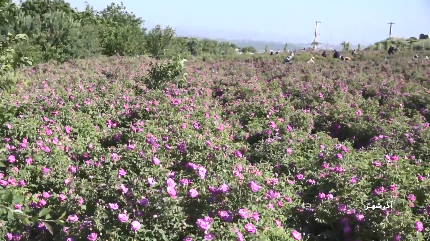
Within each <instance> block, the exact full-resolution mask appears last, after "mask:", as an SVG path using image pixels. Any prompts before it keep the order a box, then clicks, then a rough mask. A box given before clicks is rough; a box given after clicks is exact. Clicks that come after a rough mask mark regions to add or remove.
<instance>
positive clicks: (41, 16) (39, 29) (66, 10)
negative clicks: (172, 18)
mask: <svg viewBox="0 0 430 241" xmlns="http://www.w3.org/2000/svg"><path fill="white" fill-rule="evenodd" d="M6 6H7V7H6ZM0 8H2V9H5V10H7V11H2V17H4V18H7V19H9V20H10V21H7V22H6V21H3V20H2V21H0V34H1V36H2V37H1V38H3V39H4V38H5V37H6V36H7V34H8V33H12V34H14V35H15V34H26V35H27V36H28V37H29V41H28V42H27V44H25V45H19V46H15V49H16V51H17V52H19V53H22V54H23V55H25V56H27V57H30V58H31V59H32V60H33V62H34V63H41V62H46V61H49V60H55V61H60V62H64V61H69V60H71V59H77V58H88V57H91V56H98V55H107V56H113V55H116V54H120V55H128V56H135V55H145V54H146V55H150V56H153V57H157V58H159V57H162V56H165V57H171V56H175V55H176V54H181V55H183V56H199V55H220V56H221V55H228V54H233V53H235V49H236V46H235V45H234V44H231V43H228V42H217V41H215V40H210V39H202V40H200V39H196V38H186V37H177V36H176V33H175V30H174V29H173V28H172V27H170V26H167V27H166V28H162V27H161V26H159V25H157V26H155V27H154V28H153V29H150V30H147V29H146V28H145V27H144V21H143V20H142V19H141V18H138V17H136V16H135V15H134V14H133V13H130V12H127V11H126V7H125V6H124V5H123V4H115V3H112V4H111V5H109V6H107V7H106V8H105V9H103V10H102V11H100V12H98V11H95V10H94V9H93V8H92V7H91V6H90V5H87V7H86V9H85V10H84V11H78V10H76V9H74V8H72V7H71V6H70V4H69V3H67V2H65V1H64V0H27V1H24V2H23V3H22V4H21V5H16V4H14V3H12V1H11V0H2V7H0ZM251 48H252V47H251Z"/></svg>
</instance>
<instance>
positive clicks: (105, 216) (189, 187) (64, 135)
mask: <svg viewBox="0 0 430 241" xmlns="http://www.w3.org/2000/svg"><path fill="white" fill-rule="evenodd" d="M410 56H411V55H408V54H402V53H398V54H397V55H395V57H393V58H392V59H390V60H389V61H388V62H385V61H383V57H381V55H378V54H377V53H372V52H362V53H360V56H358V57H357V58H355V59H353V60H352V61H349V62H341V61H339V60H336V59H333V58H331V57H329V58H327V59H324V58H322V57H320V56H317V57H316V63H315V64H314V65H310V64H306V61H307V60H309V57H310V55H309V53H298V54H297V55H296V57H295V61H293V63H292V64H282V60H283V57H285V56H282V55H281V54H280V55H276V56H269V55H266V56H263V55H261V56H258V57H252V56H249V57H243V56H242V57H237V58H230V59H227V58H225V59H205V60H198V59H189V60H188V61H187V62H180V61H179V60H171V62H170V63H165V64H164V65H162V64H159V65H152V62H153V61H155V60H152V59H150V58H148V57H145V56H140V57H118V56H112V57H100V58H89V59H85V60H76V61H71V62H69V63H64V64H56V63H55V62H51V63H45V64H39V65H35V66H32V67H23V68H21V69H20V70H19V71H20V72H19V76H18V79H19V81H18V83H19V84H17V86H16V87H15V90H14V91H11V92H5V91H2V92H0V94H1V97H0V99H1V105H0V108H1V113H0V124H1V127H0V136H1V137H2V138H1V140H0V157H1V160H2V162H0V164H1V167H0V185H1V189H0V195H1V197H2V198H1V200H0V201H1V203H0V215H1V216H2V218H1V220H2V221H1V224H0V230H1V231H0V232H1V233H0V237H1V239H5V240H68V241H71V240H90V241H95V240H130V241H131V240H133V241H137V240H168V241H171V240H173V241H176V240H186V241H190V240H228V241H229V240H240V241H242V240H256V241H260V240H261V241H265V240H282V241H285V240H328V241H335V240H347V241H359V240H360V241H371V240H381V241H382V240H395V241H398V240H430V188H429V184H430V180H429V177H430V165H429V160H430V153H429V148H430V144H429V140H430V130H429V122H430V89H429V88H430V82H429V80H430V61H429V60H418V61H412V59H411V57H410ZM384 57H385V56H384ZM175 61H176V62H175ZM160 62H164V61H162V60H160ZM181 64H184V67H183V68H182V67H181ZM151 69H152V70H151ZM150 70H151V71H150ZM183 73H187V75H183ZM372 206H373V208H372ZM375 206H376V207H375Z"/></svg>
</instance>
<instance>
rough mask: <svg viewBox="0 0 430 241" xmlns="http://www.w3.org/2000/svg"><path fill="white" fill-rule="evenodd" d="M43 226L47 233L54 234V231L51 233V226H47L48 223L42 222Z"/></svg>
mask: <svg viewBox="0 0 430 241" xmlns="http://www.w3.org/2000/svg"><path fill="white" fill-rule="evenodd" d="M43 224H45V227H46V228H47V229H48V231H49V232H50V233H51V234H54V231H53V229H52V227H51V225H49V224H48V223H46V222H43Z"/></svg>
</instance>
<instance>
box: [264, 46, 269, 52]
mask: <svg viewBox="0 0 430 241" xmlns="http://www.w3.org/2000/svg"><path fill="white" fill-rule="evenodd" d="M264 53H266V54H267V53H269V47H268V46H267V45H266V46H265V47H264Z"/></svg>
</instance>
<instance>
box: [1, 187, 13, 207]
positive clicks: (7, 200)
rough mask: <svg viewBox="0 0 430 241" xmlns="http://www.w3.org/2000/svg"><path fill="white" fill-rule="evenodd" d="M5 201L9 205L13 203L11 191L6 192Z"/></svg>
mask: <svg viewBox="0 0 430 241" xmlns="http://www.w3.org/2000/svg"><path fill="white" fill-rule="evenodd" d="M3 200H4V201H5V202H6V203H8V204H10V203H12V200H13V194H12V192H11V191H9V190H6V192H5V193H4V195H3Z"/></svg>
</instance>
